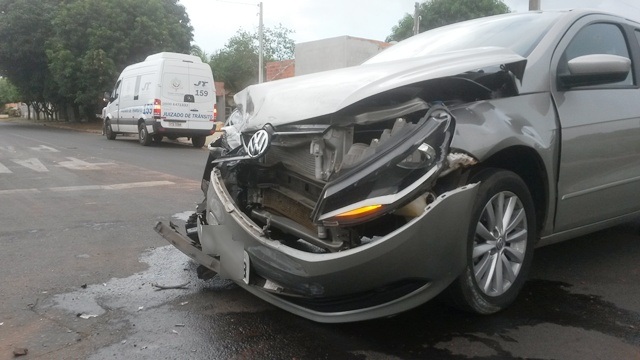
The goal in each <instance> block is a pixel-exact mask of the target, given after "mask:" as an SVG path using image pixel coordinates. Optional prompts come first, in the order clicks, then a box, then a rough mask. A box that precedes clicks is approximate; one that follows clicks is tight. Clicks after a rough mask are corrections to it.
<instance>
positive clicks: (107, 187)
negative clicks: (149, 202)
mask: <svg viewBox="0 0 640 360" xmlns="http://www.w3.org/2000/svg"><path fill="white" fill-rule="evenodd" d="M167 185H175V183H174V182H173V181H144V182H135V183H123V184H111V185H84V186H62V187H52V188H49V190H51V191H56V192H64V191H84V190H126V189H134V188H143V187H154V186H167Z"/></svg>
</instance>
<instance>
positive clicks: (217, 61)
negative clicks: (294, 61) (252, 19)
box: [209, 25, 295, 92]
mask: <svg viewBox="0 0 640 360" xmlns="http://www.w3.org/2000/svg"><path fill="white" fill-rule="evenodd" d="M263 33H264V38H263V49H264V58H263V60H264V63H267V62H269V61H277V60H285V59H291V58H293V52H294V48H295V43H294V41H293V40H292V39H291V38H290V35H291V34H293V31H292V30H290V29H287V28H285V27H283V26H282V25H278V26H276V27H275V28H266V29H265V30H264V32H263ZM258 54H259V40H258V34H257V32H253V33H251V32H248V31H245V30H242V29H240V30H238V31H237V32H236V34H235V35H234V36H232V37H231V38H230V39H229V40H228V41H227V44H226V45H225V46H224V48H222V49H221V50H218V51H217V52H215V53H214V54H213V55H211V61H210V62H209V65H211V68H212V70H213V75H214V77H215V78H216V80H217V81H224V83H225V88H226V89H228V90H230V91H232V92H238V91H240V90H242V89H244V88H245V87H247V86H249V85H251V84H255V83H257V82H258V63H259V60H258V56H259V55H258Z"/></svg>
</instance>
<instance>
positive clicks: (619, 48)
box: [558, 23, 633, 85]
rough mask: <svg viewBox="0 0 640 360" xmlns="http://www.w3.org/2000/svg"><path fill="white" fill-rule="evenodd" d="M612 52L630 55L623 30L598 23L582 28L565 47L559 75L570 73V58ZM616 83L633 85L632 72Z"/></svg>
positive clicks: (612, 25) (612, 53) (559, 66)
mask: <svg viewBox="0 0 640 360" xmlns="http://www.w3.org/2000/svg"><path fill="white" fill-rule="evenodd" d="M594 54H610V55H618V56H623V57H626V58H627V59H630V57H629V49H628V47H627V42H626V41H625V38H624V35H623V34H622V30H621V29H620V28H619V27H618V26H616V25H614V24H606V23H598V24H591V25H587V26H585V27H584V28H582V29H581V30H580V31H579V32H578V33H577V34H576V36H575V37H574V38H573V39H572V40H571V42H570V43H569V46H567V48H566V49H565V51H564V53H563V54H562V58H561V59H560V63H559V64H558V75H563V74H568V73H569V69H568V65H567V63H568V62H569V60H571V59H574V58H577V57H579V56H584V55H594ZM615 85H633V76H632V74H631V72H630V73H629V75H628V76H627V78H626V79H625V80H623V81H620V82H617V83H615Z"/></svg>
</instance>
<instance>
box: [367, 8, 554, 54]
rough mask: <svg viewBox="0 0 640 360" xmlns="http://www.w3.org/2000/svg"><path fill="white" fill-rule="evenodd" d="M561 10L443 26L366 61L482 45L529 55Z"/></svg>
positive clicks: (481, 19) (489, 18) (487, 18)
mask: <svg viewBox="0 0 640 360" xmlns="http://www.w3.org/2000/svg"><path fill="white" fill-rule="evenodd" d="M562 14H563V13H561V12H545V13H540V12H530V13H522V14H506V15H498V16H491V17H486V18H480V19H475V20H471V21H465V22H461V23H457V24H452V25H448V26H443V27H440V28H436V29H433V30H429V31H426V32H424V33H422V34H419V35H416V36H413V37H411V38H409V39H407V40H404V41H401V42H399V43H398V44H396V45H393V46H391V47H390V48H388V49H387V50H385V51H383V52H381V53H380V54H378V55H376V56H374V57H372V58H371V59H369V60H368V61H366V62H365V64H373V63H380V62H386V61H393V60H401V59H408V58H413V57H419V56H426V55H432V54H439V53H444V52H449V51H456V50H464V49H470V48H477V47H485V46H498V47H503V48H507V49H511V50H512V51H513V52H515V53H516V54H518V55H521V56H523V57H527V56H529V54H530V53H531V51H533V49H534V48H535V47H536V45H537V44H538V42H539V41H540V39H542V37H543V36H544V35H545V34H546V33H547V31H548V30H549V28H550V27H551V25H552V24H553V22H554V21H555V20H556V19H557V18H558V17H560V16H562Z"/></svg>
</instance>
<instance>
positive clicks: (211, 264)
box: [154, 222, 220, 273]
mask: <svg viewBox="0 0 640 360" xmlns="http://www.w3.org/2000/svg"><path fill="white" fill-rule="evenodd" d="M154 230H155V231H156V232H157V233H158V234H160V236H162V237H163V238H164V239H165V240H167V241H168V242H170V243H171V244H172V245H173V246H175V247H176V248H178V250H180V251H182V252H183V253H184V254H185V255H187V256H188V257H190V258H192V259H193V260H195V261H196V262H197V263H199V264H201V265H203V266H205V267H206V268H208V269H211V270H212V271H215V272H216V273H219V272H220V261H219V260H218V259H216V258H214V257H212V256H209V255H207V254H205V253H203V252H202V250H200V249H198V248H197V247H195V246H194V245H193V243H192V241H191V239H189V238H188V237H186V236H184V235H182V234H180V233H179V232H178V231H177V230H175V229H173V227H170V226H167V225H165V224H164V223H162V222H158V223H157V224H156V226H155V227H154Z"/></svg>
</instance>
